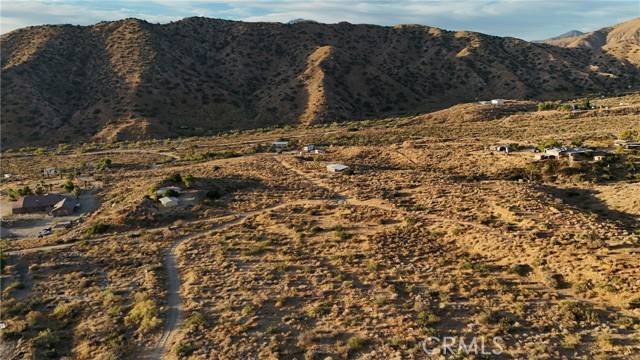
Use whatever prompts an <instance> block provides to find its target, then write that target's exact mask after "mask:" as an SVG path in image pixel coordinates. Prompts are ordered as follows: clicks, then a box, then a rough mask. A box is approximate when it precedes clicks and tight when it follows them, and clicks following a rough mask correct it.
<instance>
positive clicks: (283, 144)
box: [271, 141, 289, 151]
mask: <svg viewBox="0 0 640 360" xmlns="http://www.w3.org/2000/svg"><path fill="white" fill-rule="evenodd" d="M271 145H272V146H273V147H274V148H275V149H276V151H278V150H284V149H286V148H287V147H288V146H289V142H288V141H274V142H272V143H271Z"/></svg>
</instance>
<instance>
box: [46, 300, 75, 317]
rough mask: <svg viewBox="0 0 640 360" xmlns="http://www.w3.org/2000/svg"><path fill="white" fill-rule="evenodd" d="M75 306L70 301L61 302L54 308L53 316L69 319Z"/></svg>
mask: <svg viewBox="0 0 640 360" xmlns="http://www.w3.org/2000/svg"><path fill="white" fill-rule="evenodd" d="M74 310H75V307H74V306H73V304H70V303H59V304H58V305H56V307H55V308H54V309H53V312H52V313H51V316H53V317H54V318H55V319H57V320H68V319H69V317H71V316H73V312H74Z"/></svg>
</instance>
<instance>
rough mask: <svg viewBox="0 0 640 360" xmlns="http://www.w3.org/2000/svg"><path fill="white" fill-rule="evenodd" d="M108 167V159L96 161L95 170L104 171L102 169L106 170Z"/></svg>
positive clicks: (109, 160) (109, 163) (109, 161)
mask: <svg viewBox="0 0 640 360" xmlns="http://www.w3.org/2000/svg"><path fill="white" fill-rule="evenodd" d="M109 166H111V159H109V158H103V159H100V161H98V167H97V169H98V170H99V171H102V170H104V169H106V168H108V167H109Z"/></svg>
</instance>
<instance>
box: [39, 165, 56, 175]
mask: <svg viewBox="0 0 640 360" xmlns="http://www.w3.org/2000/svg"><path fill="white" fill-rule="evenodd" d="M42 173H43V174H44V176H47V177H49V176H55V175H57V174H58V169H56V168H53V167H51V168H46V169H44V170H42Z"/></svg>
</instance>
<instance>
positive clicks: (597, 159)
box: [593, 155, 607, 161]
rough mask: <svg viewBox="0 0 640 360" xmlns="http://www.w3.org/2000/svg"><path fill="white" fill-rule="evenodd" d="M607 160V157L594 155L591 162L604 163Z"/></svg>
mask: <svg viewBox="0 0 640 360" xmlns="http://www.w3.org/2000/svg"><path fill="white" fill-rule="evenodd" d="M606 158H607V155H596V156H594V157H593V161H604V160H605V159H606Z"/></svg>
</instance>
